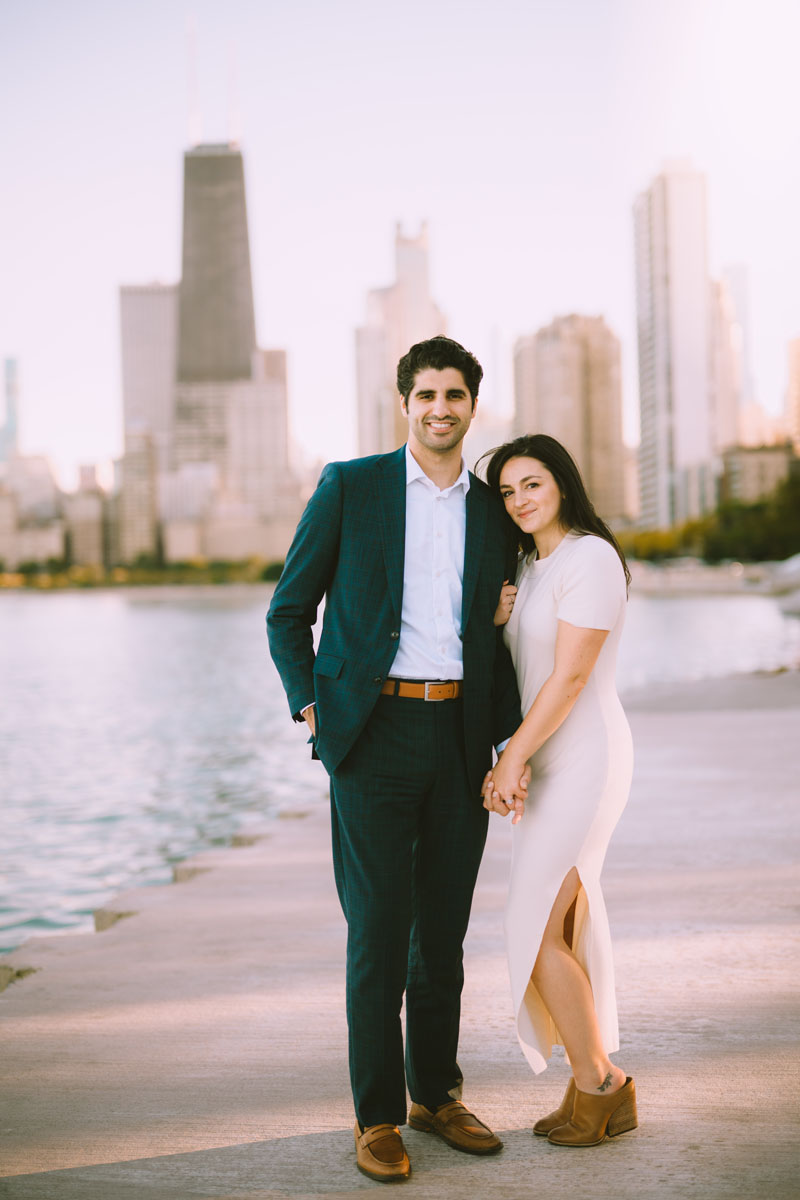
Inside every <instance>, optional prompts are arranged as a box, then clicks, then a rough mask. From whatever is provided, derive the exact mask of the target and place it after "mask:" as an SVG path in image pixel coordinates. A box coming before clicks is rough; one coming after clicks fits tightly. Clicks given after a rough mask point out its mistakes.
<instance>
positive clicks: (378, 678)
mask: <svg viewBox="0 0 800 1200" xmlns="http://www.w3.org/2000/svg"><path fill="white" fill-rule="evenodd" d="M372 682H373V683H383V680H382V679H381V677H380V675H376V676H375V678H374V679H373V681H372Z"/></svg>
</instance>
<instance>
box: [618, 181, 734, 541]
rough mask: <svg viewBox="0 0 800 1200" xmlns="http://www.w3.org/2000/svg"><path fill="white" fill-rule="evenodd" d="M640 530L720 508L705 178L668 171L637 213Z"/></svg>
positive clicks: (638, 203) (641, 199) (640, 199)
mask: <svg viewBox="0 0 800 1200" xmlns="http://www.w3.org/2000/svg"><path fill="white" fill-rule="evenodd" d="M634 229H635V251H636V309H637V333H638V349H639V403H640V410H641V443H640V452H639V480H640V494H641V513H640V520H641V522H642V524H644V525H646V526H649V527H651V528H668V527H669V526H671V525H675V524H679V523H680V522H682V521H685V520H687V519H689V518H691V517H696V516H699V515H700V514H701V513H704V512H706V511H707V510H709V509H710V508H712V507H713V506H714V504H715V501H716V483H715V468H714V429H713V417H712V389H713V369H712V352H711V347H712V337H711V330H710V327H709V326H710V319H711V318H710V310H711V305H710V303H709V296H710V278H709V270H708V239H707V219H706V185H705V177H704V176H703V175H702V174H701V173H700V172H699V171H696V170H694V169H693V168H692V167H691V165H688V164H686V163H676V164H672V165H669V166H667V167H666V168H665V169H664V171H663V172H662V174H661V175H659V176H658V177H657V178H656V179H655V180H654V181H653V183H652V185H651V186H650V187H649V188H648V189H647V191H645V192H643V193H642V195H640V196H639V197H638V199H637V201H636V204H635V207H634Z"/></svg>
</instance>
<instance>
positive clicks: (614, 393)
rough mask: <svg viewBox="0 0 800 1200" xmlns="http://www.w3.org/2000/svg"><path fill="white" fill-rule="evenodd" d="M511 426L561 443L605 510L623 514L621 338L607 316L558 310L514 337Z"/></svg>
mask: <svg viewBox="0 0 800 1200" xmlns="http://www.w3.org/2000/svg"><path fill="white" fill-rule="evenodd" d="M514 425H515V431H516V433H518V434H522V433H547V434H550V436H551V437H554V438H557V439H558V441H560V442H562V443H563V445H565V446H566V448H567V449H568V450H569V452H570V454H571V455H572V456H573V458H574V459H575V461H576V463H577V464H578V468H579V469H580V472H581V474H582V476H583V479H584V482H585V484H586V488H587V491H588V492H589V495H590V497H591V499H592V502H593V503H594V506H595V508H596V509H597V511H598V512H599V513H600V515H601V516H602V517H604V518H605V519H606V520H610V521H618V520H619V519H620V518H621V517H622V516H623V515H624V512H625V487H624V474H625V472H624V446H623V442H622V385H621V379H620V344H619V339H618V338H617V337H616V336H615V334H614V333H613V332H612V331H611V330H610V329H609V327H608V325H606V323H605V321H604V320H603V318H602V317H585V316H578V315H576V314H572V315H571V316H567V317H558V318H557V319H556V320H555V321H553V322H552V323H551V324H550V325H548V326H546V327H545V328H544V329H540V330H539V331H538V332H537V333H535V334H531V335H528V336H526V337H523V338H519V339H518V340H517V342H516V344H515V346H514Z"/></svg>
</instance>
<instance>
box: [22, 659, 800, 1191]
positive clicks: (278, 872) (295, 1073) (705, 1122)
mask: <svg viewBox="0 0 800 1200" xmlns="http://www.w3.org/2000/svg"><path fill="white" fill-rule="evenodd" d="M797 685H798V673H796V672H794V673H784V674H782V675H778V676H765V677H751V676H744V677H738V678H736V677H735V678H734V680H733V682H731V681H730V680H728V681H727V683H726V689H725V696H724V697H720V696H719V695H710V694H700V693H698V692H697V691H696V690H695V689H694V685H690V688H688V689H687V688H684V689H683V693H684V699H687V698H688V693H689V691H691V690H694V695H695V699H694V701H693V704H694V707H693V708H686V707H678V706H676V699H675V695H673V697H672V699H671V700H669V699H667V698H664V699H663V700H662V703H661V706H660V707H656V706H655V697H652V696H651V707H642V706H639V707H634V708H631V709H630V716H631V724H632V726H633V731H634V742H635V746H636V771H635V776H634V787H633V792H632V796H631V801H630V804H629V807H628V810H627V811H626V813H625V815H624V816H623V819H622V822H621V823H620V827H619V829H618V830H617V833H616V835H615V838H614V840H613V841H612V846H611V851H610V853H609V859H608V862H607V865H606V870H605V872H604V876H603V886H604V892H605V895H606V901H607V906H608V910H609V918H610V921H611V926H612V934H613V938H614V946H615V959H616V966H617V984H618V996H619V1006H620V1024H621V1032H622V1050H621V1051H620V1054H619V1055H617V1056H615V1057H616V1058H617V1059H618V1061H619V1062H620V1065H622V1066H624V1067H625V1068H626V1070H628V1071H629V1073H630V1074H632V1075H634V1077H635V1078H636V1083H637V1091H638V1093H639V1096H640V1120H641V1126H640V1128H639V1129H638V1130H637V1131H636V1132H634V1133H632V1134H629V1135H626V1136H625V1137H624V1138H620V1139H619V1140H615V1141H614V1142H611V1143H606V1144H605V1145H604V1146H602V1147H599V1148H598V1149H596V1150H595V1151H593V1152H591V1153H590V1152H588V1151H587V1152H586V1154H585V1155H574V1156H573V1155H569V1152H564V1151H559V1150H558V1149H557V1148H554V1147H551V1146H548V1145H547V1144H541V1143H542V1139H534V1138H532V1136H531V1134H530V1123H531V1121H532V1120H534V1119H536V1117H537V1116H539V1115H541V1113H543V1112H546V1111H548V1109H549V1108H552V1107H554V1106H555V1104H556V1103H557V1102H558V1100H559V1099H560V1096H561V1093H562V1092H563V1088H564V1082H565V1079H566V1070H565V1067H564V1065H563V1062H562V1061H561V1059H560V1057H559V1056H556V1061H555V1062H554V1064H553V1065H552V1067H551V1069H549V1070H548V1071H547V1072H545V1074H544V1075H543V1076H540V1077H537V1078H534V1077H533V1076H532V1075H531V1074H530V1072H529V1071H528V1069H527V1067H526V1066H525V1064H524V1060H523V1059H522V1055H521V1053H520V1051H519V1048H518V1046H517V1044H516V1039H515V1038H514V1035H513V1019H512V1014H511V1013H510V1011H509V1010H510V1001H509V998H508V995H507V985H506V968H505V961H504V953H503V945H502V909H503V904H504V898H505V887H506V880H507V874H508V853H509V826H508V824H507V823H505V822H502V821H501V820H500V819H499V818H498V819H495V820H493V822H492V823H491V826H490V835H489V840H488V843H487V850H486V854H485V857H484V862H483V865H482V868H481V874H480V878H479V883H478V888H477V891H476V898H475V905H474V910H473V918H472V922H471V925H470V930H469V933H468V936H467V942H466V945H465V965H466V976H467V978H466V986H465V991H464V998H463V1019H462V1038H461V1048H460V1052H459V1060H460V1062H461V1065H462V1067H463V1068H464V1070H465V1075H466V1079H467V1090H466V1092H465V1099H466V1101H467V1103H468V1105H469V1106H470V1107H474V1108H475V1110H476V1111H477V1112H478V1114H479V1115H480V1116H481V1117H482V1119H484V1120H486V1121H487V1122H488V1123H489V1124H490V1125H492V1126H493V1127H494V1128H496V1129H497V1130H498V1132H500V1133H501V1135H502V1137H503V1141H504V1143H505V1149H504V1151H503V1153H502V1154H501V1155H499V1156H498V1157H497V1158H496V1159H492V1160H487V1161H483V1160H480V1159H471V1158H469V1157H468V1156H460V1155H456V1154H455V1153H454V1152H453V1151H452V1150H450V1148H449V1147H447V1146H445V1145H444V1144H443V1143H441V1142H439V1141H438V1140H436V1141H434V1140H432V1139H429V1138H426V1137H425V1135H422V1134H416V1133H414V1132H413V1131H411V1132H406V1131H404V1132H406V1141H407V1145H408V1147H409V1152H410V1153H411V1156H412V1162H413V1166H414V1174H413V1175H412V1178H411V1180H410V1181H409V1182H408V1183H407V1184H406V1185H405V1188H406V1190H408V1189H411V1193H413V1195H414V1196H418V1197H420V1200H423V1198H424V1200H427V1197H429V1196H436V1197H437V1200H440V1198H441V1200H451V1198H452V1200H456V1197H458V1198H459V1200H460V1198H461V1197H463V1196H464V1195H465V1194H471V1195H477V1196H484V1195H490V1194H492V1195H494V1194H496V1195H498V1196H503V1197H508V1198H509V1200H521V1197H524V1196H529V1195H531V1194H532V1192H535V1193H538V1194H541V1195H553V1196H558V1195H562V1194H564V1190H565V1187H568V1190H570V1191H571V1192H575V1194H581V1193H585V1194H587V1195H588V1194H591V1195H593V1196H595V1197H597V1198H598V1200H611V1197H615V1198H619V1200H634V1198H636V1200H650V1198H651V1197H652V1198H653V1200H661V1198H662V1197H663V1196H664V1195H665V1194H669V1195H675V1196H677V1195H680V1196H682V1197H687V1198H695V1197H696V1198H698V1200H700V1198H703V1200H720V1198H730V1200H750V1198H751V1197H752V1198H753V1200H756V1198H758V1200H761V1197H763V1196H764V1195H769V1196H771V1197H775V1198H776V1200H783V1198H784V1197H786V1198H788V1197H789V1196H792V1197H793V1196H794V1194H795V1191H796V1173H797V1149H796V1139H795V1133H794V1129H795V1121H796V1117H797V1106H796V1103H794V1102H793V1101H792V1094H793V1082H792V1080H793V1079H794V1078H796V1074H797V1070H798V1068H799V1067H800V1054H799V1052H798V1045H797V1040H796V1038H795V1037H794V1034H793V1031H792V1013H793V1012H794V1005H795V1000H794V994H795V963H796V945H797V942H798V923H797V920H796V917H795V915H794V911H793V907H792V896H793V893H794V878H795V872H796V868H797V863H796V861H795V851H794V848H793V838H794V837H795V835H796V826H797V818H796V792H797V782H796V781H797V778H798V777H800V743H799V740H798V738H797V735H796V730H797V711H796V710H797V709H798V708H800V697H799V696H798V686H797ZM765 698H766V699H768V701H769V703H768V706H767V705H765V704H764V700H765ZM721 699H726V701H727V703H726V706H725V707H720V701H721ZM321 770H322V769H321V768H320V771H321ZM326 808H327V806H326V805H323V804H317V805H309V806H308V808H307V809H306V810H305V811H306V812H307V815H305V816H301V815H299V814H300V812H302V811H304V810H302V809H298V810H294V813H293V815H294V816H295V819H294V820H288V819H286V820H280V821H275V822H273V823H272V825H271V826H270V827H269V829H267V830H265V831H264V834H263V835H262V836H261V838H260V840H258V841H256V842H252V843H251V844H250V845H242V846H240V847H238V848H224V849H220V850H216V851H207V852H204V853H202V854H200V855H198V856H196V857H194V858H193V859H190V860H187V861H186V862H184V863H182V864H180V865H179V868H178V870H179V871H180V882H177V883H174V884H168V885H164V886H160V887H153V888H141V889H138V890H135V891H131V892H124V893H122V894H121V895H118V896H116V897H114V899H113V900H112V901H111V902H109V904H108V905H107V906H106V911H107V913H108V914H109V918H113V917H114V916H116V917H117V919H116V920H115V921H113V923H111V921H110V920H109V925H108V927H107V928H106V929H105V931H104V932H102V933H94V934H91V933H90V934H78V935H75V936H73V937H69V938H63V937H55V938H53V937H50V938H47V937H45V938H36V939H33V940H31V941H29V942H27V943H26V944H25V946H24V947H22V948H20V949H19V950H17V951H15V952H14V953H13V954H12V955H10V956H8V958H7V959H6V960H5V965H11V966H14V967H15V968H16V969H22V968H33V969H34V971H35V973H33V974H29V975H28V976H27V977H26V978H23V979H20V980H19V981H18V982H14V983H12V984H11V985H10V986H9V987H8V988H7V989H6V991H5V992H4V993H3V994H2V996H0V1019H2V1021H3V1027H4V1033H5V1038H4V1043H5V1044H4V1065H5V1068H6V1078H7V1079H8V1080H13V1081H14V1083H13V1087H11V1088H10V1087H8V1086H7V1087H6V1088H5V1089H4V1090H3V1092H2V1093H1V1094H0V1107H1V1108H2V1109H3V1112H2V1120H1V1121H0V1161H2V1162H3V1163H4V1164H5V1166H4V1167H3V1168H2V1170H3V1172H4V1174H3V1188H2V1189H0V1190H2V1192H3V1195H4V1196H8V1197H10V1198H14V1200H16V1198H20V1200H23V1198H25V1200H27V1198H30V1200H33V1198H40V1200H50V1198H51V1197H52V1198H55V1197H58V1198H59V1200H62V1198H63V1200H109V1197H112V1196H113V1197H114V1200H133V1197H136V1198H137V1200H141V1197H146V1198H147V1200H199V1198H200V1197H201V1196H202V1197H206V1198H208V1197H216V1198H217V1200H223V1198H224V1200H233V1198H234V1197H245V1196H246V1197H249V1198H252V1200H256V1198H257V1200H278V1197H281V1198H285V1197H288V1196H291V1197H295V1198H296V1200H300V1197H303V1198H304V1200H305V1198H310V1197H312V1196H313V1197H315V1200H323V1198H327V1197H331V1198H333V1197H337V1200H344V1198H350V1197H356V1196H361V1195H362V1194H366V1193H367V1192H369V1190H370V1189H373V1188H374V1185H373V1184H371V1183H370V1182H369V1181H367V1180H363V1179H361V1177H360V1176H358V1174H357V1172H356V1170H355V1166H354V1161H353V1154H352V1105H351V1100H350V1095H349V1088H348V1083H347V1051H346V1030H345V1022H344V978H343V976H344V970H343V964H344V943H345V929H344V921H343V918H342V916H341V912H340V909H339V905H338V901H337V898H336V893H335V888H334V884H333V876H332V869H331V864H330V849H329V831H328V816H327V812H326ZM125 914H128V915H125ZM131 914H135V915H131ZM743 1077H744V1078H746V1079H747V1080H748V1087H747V1088H746V1089H743V1088H742V1087H741V1080H742V1078H743ZM776 1093H780V1094H781V1096H782V1101H781V1104H780V1106H779V1108H778V1111H777V1115H776V1110H775V1105H774V1096H775V1094H776ZM743 1128H745V1129H747V1137H746V1138H743V1137H742V1129H743ZM567 1155H568V1161H567V1157H566V1156H567ZM599 1155H612V1156H613V1160H614V1161H613V1170H611V1169H610V1168H611V1166H612V1164H611V1160H610V1159H609V1158H600V1157H598V1156H599ZM565 1172H568V1175H565ZM567 1179H568V1180H569V1182H568V1184H567Z"/></svg>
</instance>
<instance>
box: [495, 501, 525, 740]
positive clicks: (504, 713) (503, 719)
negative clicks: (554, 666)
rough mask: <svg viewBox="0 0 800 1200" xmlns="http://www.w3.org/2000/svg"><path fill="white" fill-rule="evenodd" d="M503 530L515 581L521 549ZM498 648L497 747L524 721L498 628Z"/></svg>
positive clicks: (508, 573)
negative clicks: (519, 549) (519, 550)
mask: <svg viewBox="0 0 800 1200" xmlns="http://www.w3.org/2000/svg"><path fill="white" fill-rule="evenodd" d="M502 524H503V529H504V532H506V542H507V545H506V571H505V577H506V579H510V580H511V581H512V582H513V581H514V580H515V579H516V577H517V567H518V548H517V543H516V538H515V537H511V536H508V534H507V529H508V523H507V522H506V521H503V523H502ZM496 637H497V646H496V648H495V668H494V696H495V703H494V705H493V711H494V730H493V736H492V741H493V743H494V745H495V746H497V745H499V744H500V742H505V741H508V739H509V738H510V737H511V735H512V733H515V732H516V731H517V729H519V726H520V724H521V722H522V708H521V706H520V699H519V687H518V685H517V673H516V671H515V670H514V664H513V662H512V661H511V654H510V653H509V650H508V646H506V643H505V639H504V637H503V626H502V625H500V626H498V628H497V633H496Z"/></svg>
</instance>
